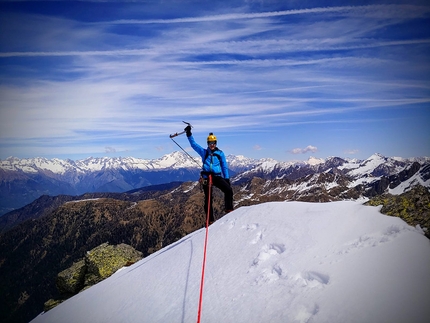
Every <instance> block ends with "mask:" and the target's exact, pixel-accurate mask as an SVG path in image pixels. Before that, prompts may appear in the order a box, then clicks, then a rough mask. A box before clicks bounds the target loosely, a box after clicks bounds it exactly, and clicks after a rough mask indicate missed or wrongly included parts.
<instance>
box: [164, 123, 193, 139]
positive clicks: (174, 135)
mask: <svg viewBox="0 0 430 323" xmlns="http://www.w3.org/2000/svg"><path fill="white" fill-rule="evenodd" d="M182 122H183V123H185V124H187V125H189V126H190V127H191V128H192V127H193V126H192V125H191V123H189V122H185V121H182ZM184 133H186V131H185V130H184V131H182V132H177V133H174V134H173V135H170V136H169V137H170V138H174V137H177V136H180V135H182V134H184Z"/></svg>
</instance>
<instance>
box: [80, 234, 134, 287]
mask: <svg viewBox="0 0 430 323" xmlns="http://www.w3.org/2000/svg"><path fill="white" fill-rule="evenodd" d="M140 259H142V253H141V252H140V251H137V250H136V249H134V248H133V247H132V246H129V245H127V244H124V243H122V244H119V245H116V246H111V245H109V244H107V243H104V244H102V245H100V246H98V247H97V248H94V249H93V250H91V251H88V253H87V254H86V255H85V266H86V269H87V270H86V274H85V282H84V285H85V286H92V285H94V284H97V283H98V282H100V281H102V280H103V279H105V278H108V277H109V276H111V275H112V274H113V273H115V272H116V271H117V270H118V269H120V268H122V267H124V266H130V265H132V264H134V263H135V262H136V261H139V260H140Z"/></svg>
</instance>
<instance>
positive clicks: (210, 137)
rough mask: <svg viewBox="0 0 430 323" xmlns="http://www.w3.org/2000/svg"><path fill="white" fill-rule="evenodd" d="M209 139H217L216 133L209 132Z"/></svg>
mask: <svg viewBox="0 0 430 323" xmlns="http://www.w3.org/2000/svg"><path fill="white" fill-rule="evenodd" d="M209 141H217V140H216V137H215V135H214V134H213V133H212V132H210V133H209V136H208V140H207V142H209Z"/></svg>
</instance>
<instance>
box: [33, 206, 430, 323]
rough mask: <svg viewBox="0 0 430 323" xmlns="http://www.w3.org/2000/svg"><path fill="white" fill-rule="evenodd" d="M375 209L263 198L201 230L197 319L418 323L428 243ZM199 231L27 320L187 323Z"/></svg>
mask: <svg viewBox="0 0 430 323" xmlns="http://www.w3.org/2000/svg"><path fill="white" fill-rule="evenodd" d="M378 210H379V209H378V208H376V207H368V206H363V205H361V204H360V203H357V202H332V203H303V202H272V203H265V204H259V205H255V206H251V207H242V208H239V209H237V210H235V211H233V212H231V213H229V214H227V215H226V216H224V217H223V218H221V219H219V220H218V221H217V222H215V223H214V224H213V225H212V226H211V227H210V228H209V244H208V254H207V265H206V276H205V287H204V297H203V309H202V320H203V321H204V322H237V323H242V322H243V323H245V322H246V323H254V322H255V323H257V322H258V323H260V322H274V323H277V322H298V323H310V322H316V323H318V322H352V323H362V322H394V323H401V322H417V323H418V322H426V320H427V319H428V317H429V315H430V308H429V307H428V306H427V302H428V299H429V298H430V290H429V289H428V288H427V284H425V283H424V282H426V281H427V280H428V272H430V252H429V251H430V250H429V248H430V245H429V244H428V239H427V238H425V237H424V236H423V234H422V231H421V230H419V229H417V228H413V227H411V226H408V225H407V224H406V223H405V222H403V221H402V220H400V219H399V218H394V217H388V216H385V215H382V214H381V213H379V211H378ZM339 228H341V230H339ZM204 235H205V230H204V229H201V230H199V231H196V232H194V233H192V234H190V235H188V236H186V237H184V238H183V239H181V240H179V241H178V242H176V243H174V244H172V245H170V246H167V247H165V248H164V249H162V250H160V251H158V252H156V253H154V254H152V255H150V256H148V257H147V258H145V259H143V260H141V261H140V262H138V263H136V264H134V265H133V266H131V267H128V268H124V269H122V270H120V271H119V272H117V273H116V274H114V275H113V276H111V277H110V278H108V279H106V280H105V281H103V282H101V283H99V284H97V285H95V286H93V287H91V288H89V289H88V290H85V291H84V292H82V293H80V294H78V295H76V296H75V297H73V298H71V299H69V300H67V301H66V302H64V303H63V304H60V305H59V306H58V307H56V308H54V309H52V310H51V311H49V312H47V313H44V314H42V315H40V316H38V317H37V318H35V319H34V320H33V321H32V323H39V322H43V323H50V322H60V321H61V322H64V323H67V322H150V323H151V322H171V323H176V322H177V323H182V322H193V321H195V319H196V317H197V300H198V297H199V287H200V278H201V260H202V256H203V241H204ZM405 273H407V275H405ZM78 309H79V310H78Z"/></svg>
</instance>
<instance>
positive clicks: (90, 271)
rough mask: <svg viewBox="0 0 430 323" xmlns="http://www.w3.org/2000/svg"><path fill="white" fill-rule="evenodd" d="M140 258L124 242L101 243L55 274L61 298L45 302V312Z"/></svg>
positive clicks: (135, 251)
mask: <svg viewBox="0 0 430 323" xmlns="http://www.w3.org/2000/svg"><path fill="white" fill-rule="evenodd" d="M140 259H142V253H141V252H140V251H137V250H136V249H134V248H133V247H132V246H129V245H127V244H124V243H122V244H119V245H115V246H113V245H109V244H108V243H103V244H101V245H100V246H98V247H96V248H94V249H92V250H90V251H88V252H87V254H86V255H85V257H84V259H82V260H80V261H78V262H75V263H73V265H72V266H71V267H69V268H67V269H65V270H63V271H62V272H60V273H59V274H58V275H57V279H56V286H57V289H58V291H59V292H60V295H61V297H62V298H61V299H60V300H53V299H50V300H48V301H47V302H45V306H44V310H45V312H46V311H49V310H50V309H52V308H54V307H55V306H57V305H58V304H60V303H61V302H62V301H64V300H66V299H67V298H69V297H71V296H73V295H75V294H77V293H79V292H80V291H82V290H84V289H86V288H88V287H90V286H92V285H95V284H97V283H98V282H100V281H102V280H103V279H106V278H108V277H109V276H111V275H112V274H113V273H115V272H116V271H117V270H118V269H120V268H122V267H125V266H130V265H132V264H134V263H135V262H137V261H139V260H140Z"/></svg>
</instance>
